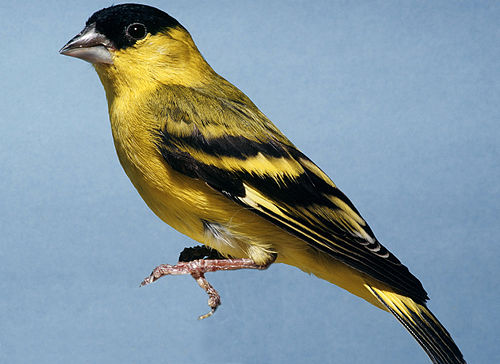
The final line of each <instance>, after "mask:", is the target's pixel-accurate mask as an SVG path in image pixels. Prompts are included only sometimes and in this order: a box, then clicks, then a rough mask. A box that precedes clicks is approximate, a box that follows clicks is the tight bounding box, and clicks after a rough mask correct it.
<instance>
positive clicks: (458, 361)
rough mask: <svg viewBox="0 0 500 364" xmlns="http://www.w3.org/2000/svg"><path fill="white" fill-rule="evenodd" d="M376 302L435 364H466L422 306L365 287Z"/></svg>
mask: <svg viewBox="0 0 500 364" xmlns="http://www.w3.org/2000/svg"><path fill="white" fill-rule="evenodd" d="M367 287H368V289H369V290H370V291H371V292H372V293H373V294H374V295H375V297H377V298H378V300H379V301H380V302H381V303H382V304H383V305H384V306H385V307H387V309H388V310H389V311H390V312H391V313H392V314H393V315H394V316H396V318H397V319H398V320H399V322H401V323H402V324H403V326H404V327H406V329H407V330H408V331H409V332H410V334H412V335H413V337H414V338H415V339H416V340H417V341H418V343H419V344H420V346H422V348H423V349H424V350H425V352H426V353H427V355H429V358H431V360H432V362H433V363H435V364H465V359H464V357H463V355H462V353H461V352H460V349H459V348H458V347H457V345H456V344H455V342H454V341H453V339H452V338H451V336H450V334H449V333H448V331H446V329H445V328H444V327H443V325H441V323H440V322H439V321H438V319H437V318H436V317H435V316H434V315H433V314H432V312H431V311H429V309H428V308H427V307H426V306H425V305H421V304H418V303H416V302H415V301H413V300H412V299H411V298H409V297H405V296H402V295H399V294H397V293H394V292H390V291H385V290H381V289H378V288H375V287H372V286H369V285H367Z"/></svg>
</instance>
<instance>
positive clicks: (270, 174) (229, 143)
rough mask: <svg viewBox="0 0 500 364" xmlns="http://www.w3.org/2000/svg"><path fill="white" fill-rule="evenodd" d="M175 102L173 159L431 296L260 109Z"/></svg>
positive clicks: (419, 296)
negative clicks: (198, 106) (200, 106)
mask: <svg viewBox="0 0 500 364" xmlns="http://www.w3.org/2000/svg"><path fill="white" fill-rule="evenodd" d="M203 103H204V105H207V107H208V108H209V110H210V112H207V113H204V114H206V115H204V116H203V117H201V116H199V114H198V113H197V112H196V110H192V109H190V108H189V107H187V106H185V105H184V106H183V105H181V104H172V103H170V104H169V105H170V106H169V107H168V110H166V111H165V115H166V122H165V123H164V124H163V127H162V129H161V130H159V131H158V139H157V146H158V149H159V151H160V152H161V154H162V156H163V158H164V159H165V161H166V162H167V163H168V164H169V165H170V166H171V167H172V168H174V169H175V170H177V171H178V172H181V173H183V174H185V175H187V176H189V177H192V178H198V179H201V180H203V181H205V182H206V183H207V184H208V185H209V186H211V187H212V188H214V189H215V190H217V191H219V192H220V193H221V194H223V195H224V196H226V197H227V198H229V199H231V200H233V201H235V202H236V203H238V204H240V205H241V206H244V207H245V208H248V209H250V210H251V211H253V212H255V213H256V214H258V215H260V216H262V217H264V218H265V219H267V220H268V221H270V222H272V223H273V224H275V225H277V226H279V227H281V228H282V229H284V230H286V231H288V232H289V233H291V234H293V235H295V236H297V237H298V238H300V239H302V240H304V241H305V242H307V243H308V244H310V245H311V246H313V247H314V248H316V249H319V250H321V251H323V252H325V253H327V254H329V255H330V256H332V257H334V258H335V259H338V260H340V261H342V262H343V263H345V264H347V265H349V266H351V267H352V268H354V269H357V270H359V271H360V272H363V273H365V274H367V275H369V276H371V277H373V278H376V279H378V280H379V281H382V282H384V283H386V284H388V285H389V286H391V287H393V288H394V289H396V290H397V291H399V292H400V293H402V294H405V295H408V296H410V297H412V298H413V299H414V300H416V301H417V302H422V303H423V302H425V301H426V299H427V293H426V292H425V290H424V289H423V287H422V285H421V283H420V282H419V280H418V279H417V278H416V277H415V276H413V275H412V274H411V273H410V272H409V271H408V269H407V268H406V267H405V266H404V265H403V264H401V262H400V261H399V260H398V259H397V258H396V257H395V256H394V255H393V254H391V253H390V252H389V251H388V250H387V249H386V248H384V247H383V246H382V245H381V244H380V243H379V242H378V241H377V239H376V237H375V236H374V234H373V232H372V230H371V229H370V227H369V226H368V224H367V223H366V222H365V220H364V219H363V218H362V217H361V216H360V214H359V212H358V211H357V210H356V208H355V207H354V205H353V204H352V203H351V201H349V199H348V198H347V197H346V196H345V195H344V194H343V193H342V192H341V191H340V190H339V189H338V188H337V187H336V186H335V184H334V183H333V182H332V181H331V180H330V178H328V176H327V175H326V174H325V173H324V172H323V171H321V169H320V168H319V167H317V166H316V165H315V164H314V163H313V162H312V161H311V160H310V159H309V158H307V157H306V156H305V155H304V154H303V153H301V152H300V151H299V150H298V149H296V148H295V147H294V146H293V144H292V143H290V142H289V141H288V140H287V139H286V137H285V136H284V135H283V134H281V132H280V131H279V130H278V129H277V128H276V127H275V126H274V125H273V124H272V123H271V122H270V121H269V120H268V119H267V118H266V117H265V116H264V115H263V114H262V113H260V111H258V110H257V109H256V108H252V107H248V106H246V105H243V104H241V103H238V102H230V101H228V100H226V99H223V100H217V99H212V98H211V99H208V98H207V100H203Z"/></svg>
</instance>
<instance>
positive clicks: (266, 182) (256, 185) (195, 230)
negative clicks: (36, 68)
mask: <svg viewBox="0 0 500 364" xmlns="http://www.w3.org/2000/svg"><path fill="white" fill-rule="evenodd" d="M89 39H90V40H89ZM102 47H104V48H105V49H103V48H102ZM62 51H63V53H65V54H69V55H74V56H77V57H80V58H83V59H86V60H89V61H91V62H93V63H94V66H95V69H96V71H97V73H98V75H99V77H100V79H101V82H102V84H103V85H104V88H105V90H106V96H107V100H108V107H109V116H110V121H111V129H112V133H113V139H114V143H115V147H116V151H117V154H118V158H119V160H120V163H121V165H122V166H123V168H124V170H125V172H126V174H127V175H128V177H129V178H130V180H131V181H132V183H133V185H134V186H135V188H136V189H137V191H138V192H139V193H140V195H141V196H142V198H143V199H144V201H145V202H146V203H147V205H148V206H149V207H150V208H151V209H152V210H153V211H154V212H155V214H157V215H158V216H159V217H160V218H161V219H162V220H163V221H165V222H166V223H167V224H169V225H171V226H172V227H173V228H175V229H177V230H178V231H180V232H181V233H183V234H185V235H187V236H189V237H191V238H192V239H194V240H196V241H198V242H200V243H202V244H205V245H207V246H210V247H211V248H213V249H216V250H217V251H219V252H220V253H221V254H223V255H225V256H228V257H229V256H230V257H235V258H249V259H251V260H253V262H255V263H257V264H258V265H266V264H269V263H271V262H273V261H274V259H276V262H279V263H285V264H289V265H293V266H296V267H298V268H300V269H301V270H303V271H305V272H308V273H312V274H314V275H316V276H318V277H319V278H322V279H325V280H327V281H329V282H331V283H334V284H336V285H338V286H340V287H342V288H344V289H346V290H348V291H349V292H351V293H353V294H355V295H357V296H359V297H362V298H363V299H365V300H367V301H368V302H370V303H371V304H373V305H375V306H377V307H379V308H381V309H383V310H387V311H390V312H392V313H393V314H394V315H395V316H396V317H397V318H398V319H399V320H400V321H401V322H402V323H403V324H404V325H405V326H406V327H407V328H408V330H409V331H410V332H411V333H412V334H413V335H414V336H415V337H416V338H417V340H419V342H420V343H421V345H422V346H423V347H424V349H425V350H426V351H427V352H428V353H429V356H430V357H431V359H432V360H433V361H434V362H436V363H459V362H463V358H462V357H461V354H460V352H459V350H458V348H457V347H456V346H455V344H454V343H453V340H452V339H451V337H450V336H449V334H448V333H447V332H446V330H445V329H444V328H443V327H442V326H441V324H439V322H438V321H437V319H435V317H434V316H433V315H432V313H430V311H429V310H428V309H427V308H426V307H425V301H426V299H427V294H426V292H425V290H424V289H423V288H422V286H421V284H420V282H419V281H418V280H417V279H416V278H415V277H414V276H413V275H412V274H411V273H410V272H409V271H408V269H407V268H406V267H405V266H404V265H402V264H401V263H400V262H399V260H398V259H397V258H396V257H394V256H393V255H392V254H391V253H390V252H389V251H387V249H385V248H384V247H383V246H382V245H381V244H380V243H379V242H378V241H377V239H376V237H375V236H374V234H373V232H372V231H371V229H370V228H369V226H368V225H367V223H366V222H365V220H364V219H363V218H362V217H361V216H360V214H359V213H358V211H357V210H356V208H355V207H354V206H353V205H352V203H351V202H350V201H349V200H348V199H347V197H346V196H345V195H344V194H343V193H342V192H340V190H338V189H337V187H336V186H335V184H334V183H333V182H332V181H331V180H330V179H329V178H328V176H327V175H326V174H325V173H324V172H323V171H321V169H320V168H319V167H317V166H316V165H315V164H314V163H313V162H312V161H311V160H309V159H308V158H307V157H306V156H305V155H303V154H302V153H301V152H300V151H299V150H298V149H297V148H296V147H295V146H294V145H293V144H292V143H291V142H290V141H289V140H288V139H287V138H286V137H285V136H284V135H283V134H282V133H281V132H280V131H279V130H278V129H277V128H276V126H274V124H273V123H272V122H271V121H269V120H268V119H267V118H266V116H265V115H264V114H262V112H260V110H259V109H258V108H257V107H256V106H255V105H254V104H253V103H252V102H251V101H250V99H249V98H248V97H247V96H245V95H244V94H243V93H242V92H241V91H240V90H238V89H237V88H236V87H234V86H233V85H232V84H230V83H229V82H227V81H226V80H225V79H223V78H222V77H220V76H219V75H218V74H216V73H215V72H214V71H213V70H212V68H211V67H210V66H209V65H208V64H207V63H206V61H205V60H204V59H203V57H202V56H201V54H200V52H199V51H198V49H197V47H196V45H195V44H194V42H193V40H192V38H191V36H190V35H189V33H188V32H187V31H186V30H185V29H184V28H183V27H182V26H181V25H180V24H179V23H177V21H176V20H175V19H173V18H171V17H169V16H168V15H167V14H165V13H162V12H161V11H159V10H157V9H154V8H150V7H145V6H140V5H133V4H132V5H131V4H129V5H120V6H115V7H111V8H108V9H103V10H101V11H100V12H97V13H96V14H94V15H93V16H92V17H91V18H90V19H89V21H88V22H87V27H86V29H85V30H84V31H83V32H82V34H81V35H79V38H78V37H77V38H75V39H73V40H72V41H71V42H70V43H68V45H67V46H66V47H65V48H63V50H62ZM72 52H73V53H72ZM106 52H108V53H106Z"/></svg>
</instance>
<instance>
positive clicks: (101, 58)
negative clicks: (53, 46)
mask: <svg viewBox="0 0 500 364" xmlns="http://www.w3.org/2000/svg"><path fill="white" fill-rule="evenodd" d="M113 49H114V47H113V43H112V42H111V41H110V40H109V39H108V38H106V37H105V36H104V35H102V34H101V33H99V32H98V31H96V29H95V23H92V24H90V25H88V26H86V27H85V29H83V30H82V31H81V32H80V33H79V34H77V35H76V36H75V37H73V39H71V40H70V41H69V42H68V43H66V45H65V46H64V47H62V48H61V50H60V51H59V53H60V54H64V55H65V56H71V57H76V58H81V59H83V60H84V61H87V62H90V63H107V64H112V63H113V56H112V54H111V52H110V50H113Z"/></svg>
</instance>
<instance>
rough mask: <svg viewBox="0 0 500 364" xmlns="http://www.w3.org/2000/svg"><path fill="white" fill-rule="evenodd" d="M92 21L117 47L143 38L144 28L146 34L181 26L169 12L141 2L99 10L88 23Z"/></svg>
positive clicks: (123, 46) (127, 45)
mask: <svg viewBox="0 0 500 364" xmlns="http://www.w3.org/2000/svg"><path fill="white" fill-rule="evenodd" d="M92 23H95V27H96V30H97V31H98V32H99V33H101V34H103V35H105V36H106V37H107V38H108V39H109V40H110V41H111V42H113V45H114V46H115V47H116V48H117V49H123V48H127V47H129V46H132V45H134V44H135V42H137V40H138V39H141V33H142V32H144V30H145V32H144V36H145V35H146V34H147V33H150V34H151V35H155V34H156V33H158V32H160V31H162V30H164V29H167V28H170V27H177V26H181V25H180V23H179V22H178V21H177V20H175V19H174V18H172V17H171V16H170V15H168V14H167V13H165V12H163V11H161V10H159V9H157V8H153V7H152V6H147V5H140V4H122V5H115V6H111V7H109V8H105V9H102V10H99V11H97V12H95V13H94V14H93V15H92V16H91V17H90V18H89V20H87V23H86V25H87V26H89V25H91V24H92ZM131 25H132V27H130V26H131ZM181 27H182V26H181ZM144 28H145V29H144Z"/></svg>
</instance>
